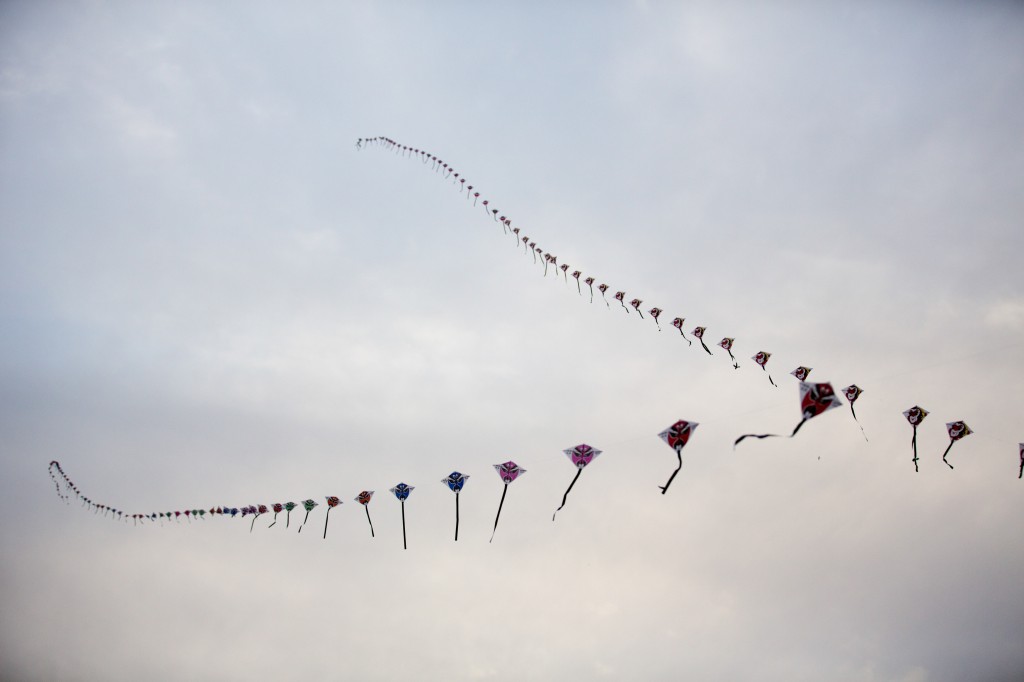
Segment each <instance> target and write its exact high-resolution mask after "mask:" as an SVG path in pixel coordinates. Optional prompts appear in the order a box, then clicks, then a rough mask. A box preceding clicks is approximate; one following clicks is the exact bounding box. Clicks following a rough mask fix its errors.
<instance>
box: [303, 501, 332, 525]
mask: <svg viewBox="0 0 1024 682" xmlns="http://www.w3.org/2000/svg"><path fill="white" fill-rule="evenodd" d="M302 506H303V507H305V509H306V517H305V518H304V519H302V526H305V525H306V521H308V520H309V512H311V511H313V509H314V508H315V507H316V506H317V503H316V502H315V501H314V500H306V501H305V502H303V503H302ZM328 511H330V510H328ZM302 526H299V532H300V533H301V532H302Z"/></svg>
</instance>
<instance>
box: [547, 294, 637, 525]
mask: <svg viewBox="0 0 1024 682" xmlns="http://www.w3.org/2000/svg"><path fill="white" fill-rule="evenodd" d="M626 312H629V311H628V310H627V311H626ZM562 452H564V453H565V456H566V457H568V458H569V461H570V462H572V463H573V464H574V465H575V466H576V475H575V476H573V479H572V483H570V484H569V487H568V488H566V489H565V494H564V495H562V505H561V506H560V507H559V508H558V509H556V510H555V513H554V514H552V515H551V520H552V521H554V520H555V514H557V513H558V512H560V511H561V510H562V507H564V506H565V500H566V498H567V497H569V491H570V490H572V487H573V486H574V485H576V479H578V478H579V477H580V474H582V473H583V468H584V467H585V466H587V465H588V464H590V463H591V462H593V461H594V458H596V457H597V456H598V455H600V454H601V451H600V450H596V449H594V448H592V447H590V446H589V445H587V444H586V443H580V444H579V445H577V446H576V447H574V448H569V449H568V450H563V451H562Z"/></svg>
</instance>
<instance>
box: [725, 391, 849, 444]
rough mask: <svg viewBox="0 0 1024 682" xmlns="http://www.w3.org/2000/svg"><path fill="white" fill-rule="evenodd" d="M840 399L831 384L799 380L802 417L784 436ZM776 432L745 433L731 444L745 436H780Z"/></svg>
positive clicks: (835, 405)
mask: <svg viewBox="0 0 1024 682" xmlns="http://www.w3.org/2000/svg"><path fill="white" fill-rule="evenodd" d="M840 404H841V401H840V400H839V396H837V395H836V392H835V391H834V390H833V389H832V384H829V383H820V384H811V383H808V382H806V381H801V382H800V411H801V414H802V415H803V418H802V419H801V420H800V423H799V424H797V425H796V427H795V428H794V429H793V433H791V434H789V435H788V436H786V438H792V437H793V436H795V435H796V433H797V431H799V430H800V427H801V426H803V425H804V424H805V423H806V422H807V420H808V419H813V418H814V417H817V416H818V415H819V414H824V413H825V412H828V411H829V410H831V409H832V408H833V407H839V405H840ZM782 437H783V436H780V435H779V434H777V433H762V434H756V433H746V434H744V435H742V436H740V437H739V438H737V439H736V442H734V443H733V444H732V446H733V448H735V447H736V446H737V445H739V444H740V442H741V441H743V439H745V438H782Z"/></svg>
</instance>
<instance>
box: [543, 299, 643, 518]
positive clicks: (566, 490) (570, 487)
mask: <svg viewBox="0 0 1024 682" xmlns="http://www.w3.org/2000/svg"><path fill="white" fill-rule="evenodd" d="M626 312H629V311H628V310H627V311H626ZM582 473H583V469H582V467H581V468H579V469H576V475H575V476H573V477H572V483H570V484H569V487H568V488H566V489H565V494H564V495H562V506H561V507H559V508H558V509H556V510H555V514H557V513H558V512H560V511H562V507H564V506H565V499H566V498H567V497H569V491H570V490H572V487H573V486H574V485H576V479H578V478H579V477H580V474H582ZM555 514H552V515H551V520H552V521H554V520H555Z"/></svg>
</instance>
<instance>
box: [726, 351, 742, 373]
mask: <svg viewBox="0 0 1024 682" xmlns="http://www.w3.org/2000/svg"><path fill="white" fill-rule="evenodd" d="M726 352H727V353H729V359H730V360H732V368H733V369H739V368H740V363H738V362H736V358H735V356H733V354H732V351H731V350H730V351H726Z"/></svg>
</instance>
